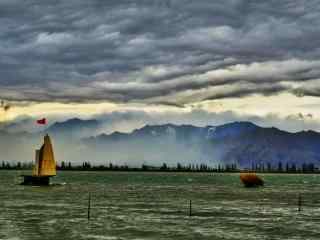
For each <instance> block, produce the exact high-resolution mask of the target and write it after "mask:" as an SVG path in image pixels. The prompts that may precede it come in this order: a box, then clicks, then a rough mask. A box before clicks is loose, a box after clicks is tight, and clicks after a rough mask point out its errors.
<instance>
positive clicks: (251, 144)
mask: <svg viewBox="0 0 320 240" xmlns="http://www.w3.org/2000/svg"><path fill="white" fill-rule="evenodd" d="M100 126H101V122H100V121H99V120H82V119H78V118H73V119H69V120H67V121H64V122H57V123H54V124H53V125H51V126H49V127H48V129H46V130H45V132H48V133H49V134H50V135H52V136H53V137H54V141H55V142H56V143H57V152H58V154H61V156H60V158H61V159H63V160H65V161H68V160H72V161H90V160H92V161H93V162H96V163H101V162H103V163H105V162H115V163H116V162H119V163H126V164H131V163H132V164H136V165H139V164H141V163H148V164H150V165H160V164H162V163H163V162H168V163H169V164H170V163H171V164H176V163H177V162H180V163H183V164H191V163H195V164H196V163H205V164H208V165H216V164H236V165H238V166H239V167H242V168H248V167H251V166H252V165H267V164H269V165H272V166H277V165H278V164H279V163H280V162H281V163H282V164H283V165H285V164H289V165H297V166H301V165H302V164H304V163H306V164H309V163H313V164H315V166H320V148H319V146H320V133H318V132H315V131H302V132H296V133H290V132H286V131H282V130H279V129H277V128H273V127H270V128H264V127H260V126H257V125H255V124H253V123H251V122H233V123H227V124H223V125H219V126H205V127H199V126H193V125H175V124H161V125H145V126H144V127H142V128H139V129H135V130H133V131H132V132H130V133H121V132H113V133H111V134H99V135H96V132H97V131H96V130H97V128H99V127H100ZM41 134H42V133H40V134H39V133H36V134H30V133H26V132H6V131H5V130H4V129H2V130H1V131H0V140H1V141H2V146H3V151H5V149H8V148H10V146H15V149H17V148H22V147H23V149H24V152H26V153H27V152H28V151H29V150H28V149H33V148H34V147H33V146H34V143H36V142H37V141H39V136H41ZM95 135H96V136H95ZM62 140H65V141H62ZM28 144H29V145H28ZM0 147H1V146H0ZM24 155H26V154H24ZM5 156H7V158H8V156H9V155H5ZM9 157H10V156H9Z"/></svg>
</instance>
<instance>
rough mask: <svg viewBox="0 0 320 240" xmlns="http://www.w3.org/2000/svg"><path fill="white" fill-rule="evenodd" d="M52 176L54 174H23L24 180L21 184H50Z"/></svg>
mask: <svg viewBox="0 0 320 240" xmlns="http://www.w3.org/2000/svg"><path fill="white" fill-rule="evenodd" d="M50 177H52V176H32V175H23V182H22V183H21V185H29V186H49V185H50Z"/></svg>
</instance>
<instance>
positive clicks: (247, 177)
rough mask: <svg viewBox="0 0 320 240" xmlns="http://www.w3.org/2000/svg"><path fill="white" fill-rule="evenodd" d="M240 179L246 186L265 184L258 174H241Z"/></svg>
mask: <svg viewBox="0 0 320 240" xmlns="http://www.w3.org/2000/svg"><path fill="white" fill-rule="evenodd" d="M240 179H241V181H242V183H243V184H244V186H245V187H260V186H263V185H264V181H263V180H262V179H261V178H260V177H258V176H257V175H256V174H252V173H246V174H241V175H240Z"/></svg>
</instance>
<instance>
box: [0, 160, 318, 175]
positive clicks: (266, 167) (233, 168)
mask: <svg viewBox="0 0 320 240" xmlns="http://www.w3.org/2000/svg"><path fill="white" fill-rule="evenodd" d="M32 166H33V164H32V163H31V162H29V163H25V162H24V163H22V162H16V163H10V162H6V161H2V163H1V164H0V169H7V170H11V169H12V170H28V169H32ZM57 169H58V170H69V171H177V172H239V171H240V169H239V168H238V166H237V164H225V165H223V164H219V165H217V166H208V165H207V164H187V165H183V164H181V163H177V165H176V166H169V165H168V164H166V163H163V164H162V165H161V166H160V167H156V166H150V165H147V164H142V165H141V166H140V167H129V166H128V165H117V164H113V163H109V164H106V165H91V163H90V162H83V163H82V164H81V165H73V164H72V163H71V162H64V161H63V162H61V164H58V165H57ZM246 170H251V171H254V172H274V173H314V172H320V171H319V169H318V168H317V167H315V165H314V164H313V163H308V164H307V163H303V164H301V165H299V166H297V165H296V164H294V163H293V164H289V163H286V164H283V163H282V162H278V164H276V165H272V164H271V163H267V164H263V163H260V164H255V163H253V164H252V165H251V167H250V168H248V169H246Z"/></svg>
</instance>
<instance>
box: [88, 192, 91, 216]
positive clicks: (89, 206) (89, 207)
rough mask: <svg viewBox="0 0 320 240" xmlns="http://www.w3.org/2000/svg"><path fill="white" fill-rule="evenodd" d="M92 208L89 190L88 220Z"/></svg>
mask: <svg viewBox="0 0 320 240" xmlns="http://www.w3.org/2000/svg"><path fill="white" fill-rule="evenodd" d="M90 209H91V193H90V192H89V198H88V221H89V220H90Z"/></svg>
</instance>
